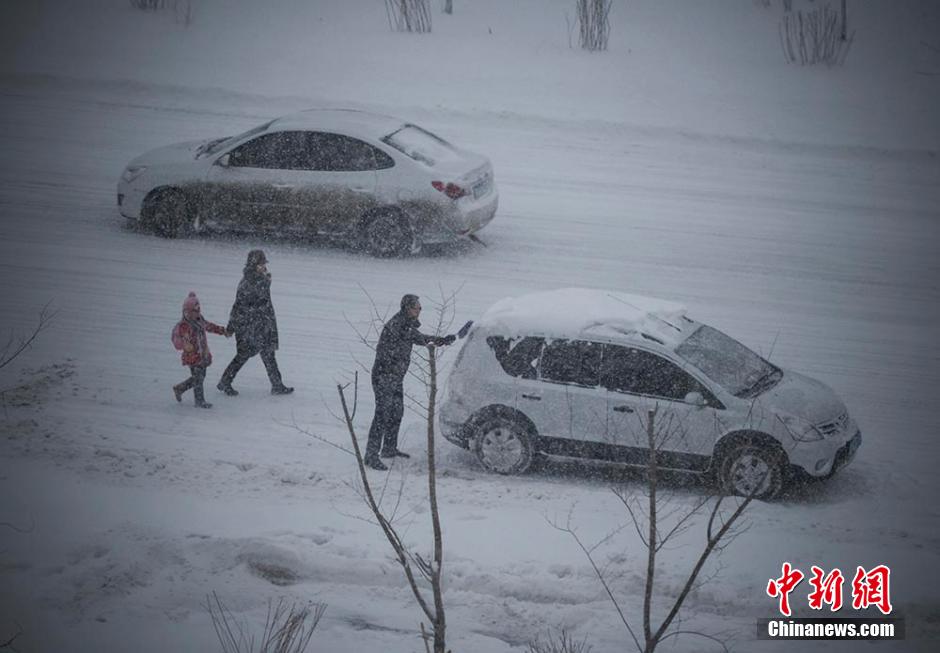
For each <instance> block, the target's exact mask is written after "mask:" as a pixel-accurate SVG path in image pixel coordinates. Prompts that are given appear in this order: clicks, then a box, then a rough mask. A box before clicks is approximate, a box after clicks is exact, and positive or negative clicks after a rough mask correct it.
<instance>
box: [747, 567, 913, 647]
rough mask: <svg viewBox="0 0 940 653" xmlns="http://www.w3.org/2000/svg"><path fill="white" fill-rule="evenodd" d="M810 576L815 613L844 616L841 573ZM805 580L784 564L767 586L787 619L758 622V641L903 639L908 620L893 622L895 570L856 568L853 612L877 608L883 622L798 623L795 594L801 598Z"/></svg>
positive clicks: (821, 619)
mask: <svg viewBox="0 0 940 653" xmlns="http://www.w3.org/2000/svg"><path fill="white" fill-rule="evenodd" d="M810 573H811V576H810V577H809V579H808V584H809V586H810V589H811V591H810V592H809V594H807V595H806V602H807V604H808V605H809V607H810V609H811V610H816V611H820V612H822V611H823V609H824V607H827V608H828V611H829V612H830V613H832V612H837V611H839V610H841V609H842V606H843V594H842V591H843V588H844V586H845V585H846V577H845V576H843V575H842V571H841V570H840V569H832V570H831V571H829V572H828V573H826V571H825V570H823V569H822V568H820V567H817V566H816V565H812V566H811V567H810ZM805 578H806V575H805V574H804V573H803V572H802V571H800V570H799V569H795V568H794V567H793V565H791V564H790V563H789V562H784V563H783V565H781V573H780V576H779V577H777V578H771V579H770V580H769V581H768V582H767V592H766V593H767V596H769V597H770V598H773V599H776V600H777V611H778V612H779V613H780V614H781V615H783V618H780V617H772V618H767V619H758V620H757V638H758V639H859V640H884V639H904V619H902V618H899V617H891V616H889V615H890V614H891V612H892V610H893V609H894V608H893V606H892V605H891V570H890V569H889V568H888V566H887V565H877V566H875V567H872V568H871V569H867V570H866V569H865V568H864V567H856V570H855V574H854V576H853V577H852V581H851V585H850V588H851V592H852V596H851V599H852V602H851V607H852V609H853V610H869V609H870V608H877V609H878V611H879V612H881V614H882V615H885V616H883V617H870V616H864V617H861V616H860V617H793V616H792V615H793V610H792V608H791V606H790V594H791V593H794V592H796V589H797V587H798V586H799V585H800V583H802V582H803V580H804V579H805ZM796 595H797V596H799V593H798V592H797V593H796ZM868 614H870V613H868Z"/></svg>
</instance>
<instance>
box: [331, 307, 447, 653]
mask: <svg viewBox="0 0 940 653" xmlns="http://www.w3.org/2000/svg"><path fill="white" fill-rule="evenodd" d="M455 295H456V292H455V293H452V294H450V295H446V294H445V293H444V292H443V290H442V291H441V296H440V301H438V302H433V304H434V306H435V308H436V312H437V317H438V319H437V325H436V329H435V334H437V335H439V334H441V333H442V332H443V331H444V330H445V329H446V328H447V327H448V326H449V325H450V324H451V323H452V321H453V315H454V305H455V304H454V298H455ZM382 322H383V320H382V319H380V318H379V312H378V311H377V309H376V307H375V304H374V302H373V320H372V324H371V326H370V327H369V328H368V329H366V330H357V333H358V334H359V336H360V339H361V340H362V341H363V342H364V343H365V344H367V345H368V346H370V348H372V349H373V350H374V341H375V339H377V337H378V333H379V332H380V330H381V323H382ZM438 356H440V351H439V350H438V349H437V348H436V347H435V346H434V345H428V346H427V347H426V348H425V349H424V351H423V352H422V353H421V354H419V355H418V356H417V358H418V361H416V363H417V364H416V365H415V367H416V370H415V371H414V372H411V371H409V374H412V376H413V378H417V379H419V380H420V381H421V383H422V384H423V386H424V388H425V390H426V396H425V397H423V398H414V401H413V406H412V407H413V408H416V410H421V412H423V417H424V419H425V427H426V428H425V432H426V436H427V484H428V485H427V488H428V495H427V496H428V506H429V511H430V515H431V532H432V547H431V549H432V550H431V553H430V555H429V556H424V555H422V554H420V553H418V552H416V551H414V550H413V549H412V548H411V547H409V545H408V544H406V543H405V541H404V540H403V539H402V537H401V534H400V532H399V528H398V527H397V526H396V515H397V511H398V506H399V504H400V502H401V499H402V494H403V492H404V483H402V485H401V486H399V488H398V493H397V496H392V497H391V501H390V502H386V501H385V498H386V490H387V487H388V479H389V474H391V470H390V471H389V472H388V473H386V474H385V476H384V478H383V483H382V485H381V487H380V488H374V487H373V485H372V482H371V481H370V480H369V475H368V473H367V470H366V465H365V456H364V454H363V451H362V449H361V447H360V446H359V438H358V437H357V435H356V429H355V416H356V409H357V404H358V394H359V392H358V378H359V374H358V372H355V373H354V374H353V381H352V384H351V385H352V391H353V401H352V405H350V402H349V400H348V399H347V396H346V391H347V390H348V389H349V387H350V383H346V384H342V383H338V384H337V386H336V390H337V393H338V394H339V400H340V406H341V408H342V419H343V421H344V423H345V425H346V429H347V431H348V433H349V437H350V444H351V451H350V453H351V454H352V455H353V456H354V457H355V459H356V465H357V468H358V470H359V483H360V488H361V492H360V494H361V496H362V498H363V500H364V502H365V504H366V505H367V507H368V508H369V511H370V512H371V514H372V517H373V519H374V522H375V523H376V524H377V525H378V526H379V528H380V529H381V530H382V533H383V534H384V535H385V538H386V540H387V541H388V543H389V545H390V546H391V548H392V552H393V555H394V559H395V561H396V562H397V563H398V564H399V566H400V567H401V569H402V571H403V572H404V574H405V579H406V581H407V583H408V587H409V588H410V589H411V592H412V595H413V596H414V599H415V602H416V603H417V604H418V607H419V608H420V609H421V612H422V613H423V615H424V618H425V619H426V621H427V627H426V626H425V623H424V622H421V624H420V631H421V636H422V638H423V639H424V643H425V648H426V650H427V651H428V652H429V653H430V652H431V651H433V652H434V653H446V651H447V646H446V634H447V620H446V613H445V607H444V592H443V575H442V574H443V562H444V536H443V529H442V528H441V519H440V509H439V505H438V497H437V460H436V449H435V423H436V408H437V391H438V376H437V361H438ZM314 437H316V436H314ZM318 439H319V438H318ZM388 503H390V504H391V506H388ZM383 504H384V505H383Z"/></svg>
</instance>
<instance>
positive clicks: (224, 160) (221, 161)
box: [215, 152, 232, 168]
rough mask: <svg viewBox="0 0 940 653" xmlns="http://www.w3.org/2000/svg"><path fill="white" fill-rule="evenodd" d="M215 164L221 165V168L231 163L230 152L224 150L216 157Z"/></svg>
mask: <svg viewBox="0 0 940 653" xmlns="http://www.w3.org/2000/svg"><path fill="white" fill-rule="evenodd" d="M215 164H216V165H217V166H222V167H223V168H227V167H229V166H230V165H232V154H231V153H230V152H226V153H225V154H223V155H222V156H220V157H219V158H218V159H216V162H215Z"/></svg>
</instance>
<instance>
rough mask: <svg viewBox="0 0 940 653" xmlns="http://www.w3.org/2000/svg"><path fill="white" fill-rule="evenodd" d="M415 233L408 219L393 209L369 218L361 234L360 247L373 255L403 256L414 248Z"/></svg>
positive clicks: (383, 256) (385, 256)
mask: <svg viewBox="0 0 940 653" xmlns="http://www.w3.org/2000/svg"><path fill="white" fill-rule="evenodd" d="M414 245H415V235H414V230H413V229H412V228H411V225H410V224H408V220H407V219H406V218H405V217H404V216H402V215H401V214H399V213H396V212H395V211H384V212H382V213H379V214H378V215H376V216H374V217H373V218H372V219H370V220H369V221H368V222H367V223H366V225H365V229H364V231H363V234H362V247H363V249H365V251H367V252H368V253H370V254H372V255H373V256H378V257H382V258H387V257H390V256H403V255H405V254H407V253H409V252H410V251H412V249H413V248H414Z"/></svg>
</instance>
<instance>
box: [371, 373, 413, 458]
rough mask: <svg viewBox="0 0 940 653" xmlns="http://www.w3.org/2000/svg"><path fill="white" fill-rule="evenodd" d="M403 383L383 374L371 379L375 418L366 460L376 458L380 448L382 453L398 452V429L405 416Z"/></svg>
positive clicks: (396, 378) (402, 380)
mask: <svg viewBox="0 0 940 653" xmlns="http://www.w3.org/2000/svg"><path fill="white" fill-rule="evenodd" d="M403 382H404V379H400V378H398V377H395V376H388V375H384V374H383V375H379V376H374V377H372V391H373V392H374V393H375V417H373V418H372V426H371V427H370V428H369V443H368V444H367V445H366V456H365V457H366V460H374V459H376V458H378V455H379V448H380V447H381V449H382V451H383V452H393V451H398V429H399V427H400V426H401V418H402V417H403V416H404V414H405V395H404V389H403V387H402V385H403Z"/></svg>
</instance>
